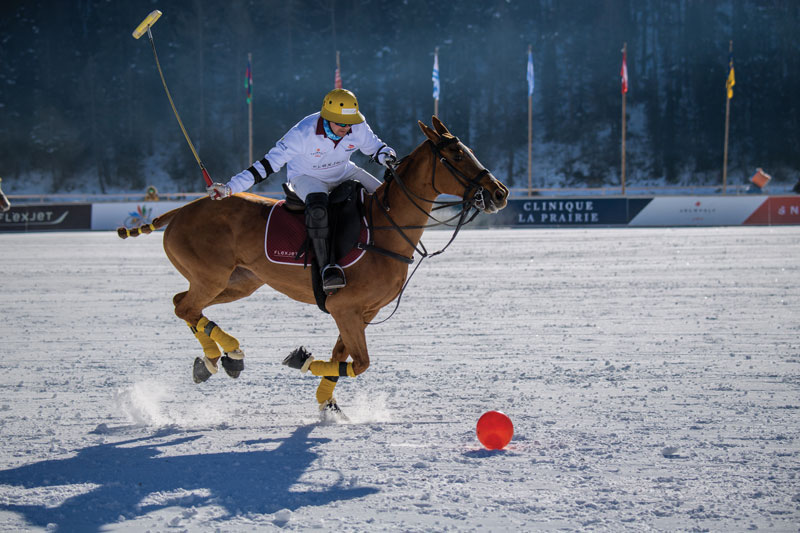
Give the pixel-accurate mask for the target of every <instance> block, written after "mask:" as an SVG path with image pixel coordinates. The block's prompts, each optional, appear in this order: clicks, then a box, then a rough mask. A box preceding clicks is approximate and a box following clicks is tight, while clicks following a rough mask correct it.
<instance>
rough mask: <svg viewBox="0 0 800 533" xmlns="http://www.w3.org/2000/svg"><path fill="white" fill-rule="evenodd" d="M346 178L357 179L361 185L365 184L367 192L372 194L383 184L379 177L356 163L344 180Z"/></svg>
mask: <svg viewBox="0 0 800 533" xmlns="http://www.w3.org/2000/svg"><path fill="white" fill-rule="evenodd" d="M344 180H356V181H357V182H359V183H360V184H361V185H363V186H364V188H365V189H366V190H367V192H368V193H370V194H371V193H373V192H375V190H376V189H377V188H378V187H380V185H381V181H380V180H379V179H378V178H376V177H375V176H373V175H372V174H370V173H369V172H367V171H366V170H364V169H363V168H361V167H359V166H355V165H354V166H353V168H352V169H351V170H350V171H349V172H348V173H347V174H345V176H344V178H343V179H342V181H344Z"/></svg>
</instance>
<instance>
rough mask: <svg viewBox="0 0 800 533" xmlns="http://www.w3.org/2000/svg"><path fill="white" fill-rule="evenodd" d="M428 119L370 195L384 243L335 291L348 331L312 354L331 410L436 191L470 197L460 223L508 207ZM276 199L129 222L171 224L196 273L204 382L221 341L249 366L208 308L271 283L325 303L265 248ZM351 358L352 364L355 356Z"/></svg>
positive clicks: (230, 355) (236, 363) (180, 263)
mask: <svg viewBox="0 0 800 533" xmlns="http://www.w3.org/2000/svg"><path fill="white" fill-rule="evenodd" d="M419 126H420V128H421V129H422V132H423V133H424V134H425V136H426V137H427V140H426V141H424V142H423V143H422V144H420V145H419V146H418V147H417V148H416V149H415V150H414V151H413V152H412V153H411V154H410V155H409V156H407V157H405V158H404V159H403V160H402V161H400V163H399V164H398V166H397V168H396V169H395V170H394V171H393V172H391V173H390V175H391V177H390V178H389V179H387V181H386V182H385V183H383V184H382V185H381V186H380V187H379V188H378V190H377V191H376V192H375V193H374V194H373V195H368V196H367V202H366V211H367V218H368V220H370V221H371V226H372V230H373V231H372V235H373V240H374V243H373V244H374V248H371V250H370V249H368V251H367V252H366V254H365V255H364V257H362V258H361V259H360V260H359V261H358V262H357V263H356V264H354V265H352V266H351V267H349V268H348V269H347V271H346V272H347V286H346V287H345V288H343V289H341V290H339V291H338V292H337V293H336V294H333V295H331V296H328V298H327V301H326V304H325V306H326V309H327V310H328V312H329V313H330V314H331V316H332V317H333V319H334V320H335V321H336V325H337V327H338V329H339V338H338V339H337V340H336V344H335V345H334V347H333V351H332V354H331V359H330V361H321V360H318V361H314V360H313V358H312V357H308V358H307V359H306V358H305V357H303V358H302V361H304V362H305V363H306V364H304V365H303V371H307V370H311V373H312V374H314V375H316V376H320V377H322V378H323V379H322V381H321V383H320V385H319V388H318V389H317V401H318V402H319V403H320V408H321V409H323V408H324V409H330V410H333V411H336V412H339V409H338V406H337V405H336V403H335V400H334V399H333V390H334V387H335V386H336V380H337V379H338V377H339V376H350V377H355V376H357V375H359V374H361V373H362V372H364V371H365V370H366V369H367V368H368V367H369V351H368V350H367V341H366V337H365V335H364V329H365V328H366V325H367V324H368V323H369V322H370V321H372V320H373V318H375V316H376V315H377V314H378V311H379V310H380V309H381V308H383V307H384V306H385V305H387V304H388V303H390V302H391V301H392V300H394V299H395V298H397V297H398V296H399V295H400V293H401V290H402V288H403V285H404V282H405V280H406V276H407V275H408V265H409V263H410V262H411V257H412V255H413V254H414V252H415V251H416V252H417V253H420V254H421V255H423V256H424V255H425V254H426V252H425V251H424V246H422V244H421V243H420V238H421V237H422V233H423V231H424V228H425V225H426V223H427V222H428V220H429V219H432V218H433V217H432V216H431V210H432V208H433V205H434V204H436V203H440V202H436V198H437V197H438V196H439V195H440V194H448V195H454V196H457V197H459V198H462V201H460V202H454V204H456V205H460V206H462V211H461V215H460V218H459V225H458V227H459V228H460V226H461V225H462V224H463V223H464V222H465V220H466V218H467V217H466V215H467V214H468V213H469V212H472V211H473V208H475V209H476V211H475V213H477V210H478V209H479V210H482V211H484V212H486V213H494V212H496V211H498V210H500V209H502V208H504V207H505V205H506V199H507V197H508V189H507V188H506V187H505V186H504V185H503V184H502V183H500V181H498V180H497V179H496V178H495V177H494V176H492V174H491V173H490V172H489V171H488V170H486V169H485V168H484V167H483V165H481V163H480V162H479V161H478V160H477V159H476V158H475V156H474V155H473V153H472V151H471V150H470V149H469V148H467V147H466V146H465V145H464V144H463V143H462V142H461V141H459V139H458V138H457V137H454V136H453V135H452V134H451V133H450V132H449V131H448V130H447V128H446V127H445V126H444V124H442V122H441V121H440V120H439V119H438V118H437V117H433V126H434V128H435V130H434V129H432V128H430V127H428V126H427V125H425V124H423V123H422V122H419ZM275 203H276V200H272V199H268V198H263V197H260V196H257V195H254V194H247V193H240V194H236V195H234V196H232V197H231V198H227V199H225V200H221V201H211V200H210V199H209V198H201V199H198V200H195V201H193V202H191V203H189V204H187V205H185V206H183V207H180V208H178V209H174V210H172V211H169V212H168V213H165V214H163V215H161V216H160V217H158V218H156V219H155V220H154V221H153V223H152V224H149V225H145V226H141V227H140V228H137V229H134V230H126V229H125V228H120V229H119V235H120V237H122V238H125V237H127V236H135V235H138V234H139V233H150V232H151V231H153V230H155V229H158V228H161V227H164V226H167V224H169V226H168V227H167V229H166V231H165V232H164V250H165V251H166V253H167V257H169V260H170V261H171V262H172V264H173V265H174V266H175V268H176V269H178V271H179V272H180V273H181V274H183V276H184V277H185V278H186V279H187V280H188V281H189V290H188V291H186V292H181V293H179V294H176V295H175V297H174V299H173V301H174V304H175V314H176V315H178V317H180V318H182V319H183V320H185V321H186V323H187V324H188V325H189V327H190V328H191V330H192V332H193V333H194V334H195V336H196V337H197V339H198V340H199V341H200V344H201V345H202V347H203V351H204V354H205V356H204V358H203V359H200V358H197V359H196V360H195V368H194V377H195V381H197V382H200V381H205V379H208V377H210V376H211V375H212V374H215V373H216V372H217V363H218V361H220V355H221V353H220V347H221V348H222V351H223V352H225V355H224V356H223V357H222V358H221V363H222V366H223V368H224V369H225V370H226V372H227V373H228V374H229V375H231V376H232V377H237V376H238V375H239V372H240V371H241V370H242V369H243V368H244V365H243V359H242V358H243V356H244V354H243V353H242V351H241V349H240V347H239V341H238V340H236V339H235V338H234V337H232V336H231V335H229V334H228V333H226V332H224V331H223V330H222V329H221V328H220V327H219V326H217V325H216V324H215V323H213V322H210V321H209V320H208V319H207V318H206V317H205V316H203V310H204V309H205V308H206V307H208V306H210V305H214V304H220V303H226V302H233V301H235V300H238V299H240V298H244V297H246V296H249V295H250V294H252V293H253V292H254V291H255V290H256V289H258V288H259V287H261V286H262V285H264V284H267V285H270V286H271V287H272V288H274V289H275V290H277V291H280V292H282V293H284V294H285V295H287V296H289V297H290V298H293V299H295V300H298V301H300V302H304V303H308V304H314V303H315V298H314V293H313V290H312V286H311V272H310V270H311V269H310V268H299V267H296V266H288V265H282V264H277V263H272V262H270V261H268V260H267V258H266V257H265V255H264V231H265V218H264V216H265V212H267V213H268V211H269V209H271V208H272V206H273V205H274V204H275ZM451 242H452V241H451ZM403 259H405V261H404V260H403ZM218 345H219V347H218ZM297 351H298V350H296V351H295V353H297ZM300 351H301V352H302V353H303V355H304V356H305V355H307V354H306V353H305V352H303V351H302V348H301V349H300ZM348 357H350V358H352V362H349V363H348V362H346V361H347V359H348ZM287 360H288V358H287ZM290 366H291V365H290ZM295 368H299V366H295ZM198 378H199V379H198ZM326 378H327V379H326Z"/></svg>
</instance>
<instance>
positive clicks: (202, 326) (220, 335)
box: [197, 317, 239, 352]
mask: <svg viewBox="0 0 800 533" xmlns="http://www.w3.org/2000/svg"><path fill="white" fill-rule="evenodd" d="M197 330H198V331H204V332H205V334H206V335H208V336H209V337H211V339H213V340H214V341H215V342H216V343H217V344H219V345H220V346H222V349H223V350H225V351H226V352H233V351H236V350H238V349H239V341H238V340H236V338H235V337H232V336H230V335H228V334H227V333H225V332H224V331H222V328H220V327H219V326H218V325H216V324H215V323H214V322H211V321H210V320H209V319H207V318H206V317H203V318H201V319H200V320H198V321H197Z"/></svg>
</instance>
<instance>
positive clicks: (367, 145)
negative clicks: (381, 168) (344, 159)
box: [353, 122, 397, 165]
mask: <svg viewBox="0 0 800 533" xmlns="http://www.w3.org/2000/svg"><path fill="white" fill-rule="evenodd" d="M353 130H354V131H353V133H355V134H356V135H358V139H357V140H358V144H359V147H358V148H359V150H361V152H362V153H363V154H364V155H368V156H370V157H371V158H373V159H374V160H376V161H378V163H380V164H381V165H382V164H383V163H384V161H385V158H386V156H388V155H391V156H392V157H396V156H397V154H396V153H395V151H394V150H393V149H392V148H391V147H390V146H387V145H386V143H384V142H383V141H382V140H380V138H379V137H378V136H377V135H375V133H373V132H372V128H370V127H369V124H367V123H366V122H362V123H361V124H356V125H355V126H353Z"/></svg>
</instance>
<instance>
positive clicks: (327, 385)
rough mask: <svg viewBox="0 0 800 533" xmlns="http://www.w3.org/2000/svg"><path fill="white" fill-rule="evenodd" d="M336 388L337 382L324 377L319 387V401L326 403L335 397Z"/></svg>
mask: <svg viewBox="0 0 800 533" xmlns="http://www.w3.org/2000/svg"><path fill="white" fill-rule="evenodd" d="M335 388H336V382H335V381H331V380H329V379H325V378H322V379H321V380H320V382H319V387H317V401H318V402H319V403H325V402H327V401H328V400H330V399H331V398H333V389H335Z"/></svg>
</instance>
